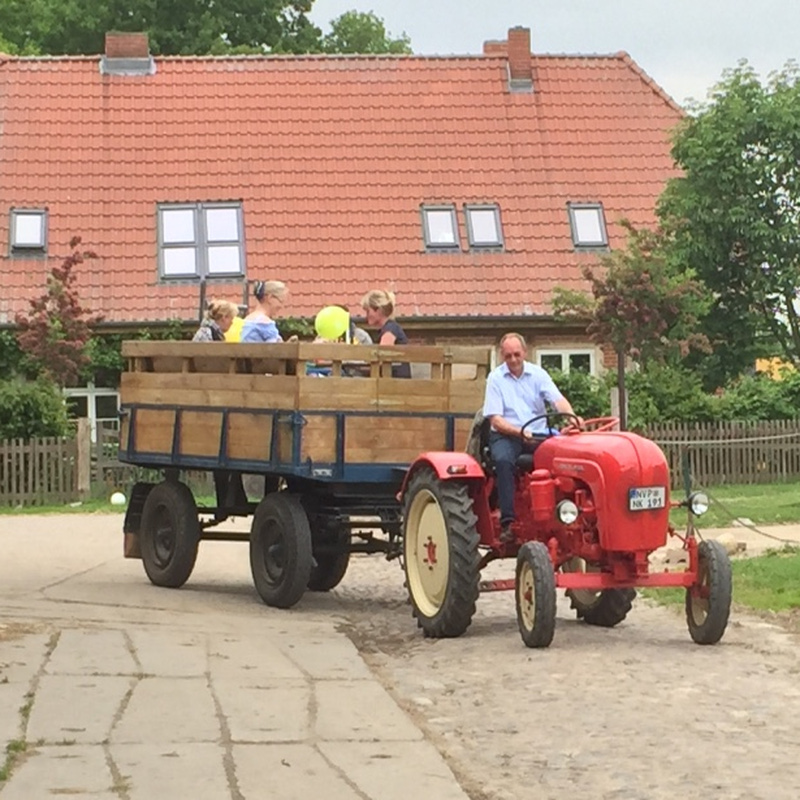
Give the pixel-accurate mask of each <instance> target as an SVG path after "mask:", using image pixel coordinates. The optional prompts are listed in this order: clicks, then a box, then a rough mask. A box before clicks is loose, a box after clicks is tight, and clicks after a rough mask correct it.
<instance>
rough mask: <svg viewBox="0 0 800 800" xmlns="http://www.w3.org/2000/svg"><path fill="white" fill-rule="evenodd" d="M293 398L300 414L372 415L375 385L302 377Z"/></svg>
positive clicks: (371, 380) (365, 380) (360, 380)
mask: <svg viewBox="0 0 800 800" xmlns="http://www.w3.org/2000/svg"><path fill="white" fill-rule="evenodd" d="M297 396H298V405H297V408H298V410H300V411H301V412H302V411H374V410H375V409H376V408H377V406H378V384H377V379H375V378H335V377H327V378H325V377H323V378H315V377H311V376H302V377H301V378H300V379H299V382H298V395H297Z"/></svg>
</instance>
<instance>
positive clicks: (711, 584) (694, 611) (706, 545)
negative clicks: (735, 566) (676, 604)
mask: <svg viewBox="0 0 800 800" xmlns="http://www.w3.org/2000/svg"><path fill="white" fill-rule="evenodd" d="M697 555H698V562H699V563H698V568H697V582H696V583H695V585H694V586H690V587H689V588H688V589H687V590H686V622H687V624H688V626H689V634H690V635H691V637H692V639H694V641H695V642H697V644H716V643H717V642H718V641H719V640H720V639H721V638H722V634H723V633H725V628H726V627H727V625H728V616H729V615H730V612H731V592H732V580H731V561H730V558H728V553H727V552H726V550H725V547H724V546H723V545H722V544H720V542H717V541H714V540H707V541H704V542H700V546H699V547H698V553H697Z"/></svg>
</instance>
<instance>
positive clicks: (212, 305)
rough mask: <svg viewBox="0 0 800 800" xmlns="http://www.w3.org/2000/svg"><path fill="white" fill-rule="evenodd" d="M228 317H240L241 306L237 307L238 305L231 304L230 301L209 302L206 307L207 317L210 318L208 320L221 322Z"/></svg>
mask: <svg viewBox="0 0 800 800" xmlns="http://www.w3.org/2000/svg"><path fill="white" fill-rule="evenodd" d="M227 316H231V317H238V316H239V306H237V305H236V303H231V301H230V300H209V302H208V305H207V306H206V317H208V319H213V320H214V322H219V321H220V320H221V319H223V318H224V317H227Z"/></svg>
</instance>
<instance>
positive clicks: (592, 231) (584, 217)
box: [572, 208, 605, 244]
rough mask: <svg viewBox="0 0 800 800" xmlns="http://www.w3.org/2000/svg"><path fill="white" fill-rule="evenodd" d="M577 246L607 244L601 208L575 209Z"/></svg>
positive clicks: (573, 211)
mask: <svg viewBox="0 0 800 800" xmlns="http://www.w3.org/2000/svg"><path fill="white" fill-rule="evenodd" d="M572 218H573V220H574V222H575V244H605V237H604V236H603V226H602V224H601V220H600V209H599V208H573V209H572Z"/></svg>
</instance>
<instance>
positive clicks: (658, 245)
mask: <svg viewBox="0 0 800 800" xmlns="http://www.w3.org/2000/svg"><path fill="white" fill-rule="evenodd" d="M622 224H623V226H624V227H625V228H626V230H627V231H628V244H627V247H626V249H624V250H615V251H613V252H611V253H608V254H606V255H604V256H601V258H600V269H599V270H597V269H595V268H593V267H590V266H587V267H585V268H584V270H583V275H584V278H586V280H587V281H588V282H589V286H590V291H591V295H587V294H585V293H582V292H575V291H573V290H565V289H562V288H559V289H556V291H555V292H554V296H553V310H554V312H555V314H556V316H561V317H570V316H571V317H576V316H577V317H583V318H585V319H586V320H587V322H588V326H587V333H588V334H589V336H590V337H591V338H592V340H593V341H595V342H597V343H598V344H600V345H611V346H612V347H613V348H614V350H615V351H616V352H617V353H619V354H622V355H625V356H631V357H632V358H633V359H634V360H636V361H638V362H640V363H646V362H648V361H652V360H655V361H664V360H669V359H673V360H675V359H679V358H681V357H683V356H685V355H686V354H687V353H688V352H689V350H690V349H691V348H700V349H703V348H706V347H707V342H706V340H705V338H704V337H703V336H702V335H699V334H698V333H697V325H698V321H699V320H700V319H702V317H703V316H704V315H705V313H706V311H707V309H708V306H709V303H710V298H708V294H707V292H706V291H705V290H704V288H703V286H702V284H701V283H700V282H699V281H698V280H697V279H696V277H695V275H694V272H693V271H692V270H690V269H681V268H676V267H675V266H674V265H673V264H672V263H671V262H670V260H669V258H668V257H667V249H666V245H665V237H664V234H663V233H662V232H660V231H649V230H644V229H643V230H637V229H635V228H634V227H633V226H632V225H630V223H628V222H625V221H623V223H622Z"/></svg>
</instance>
